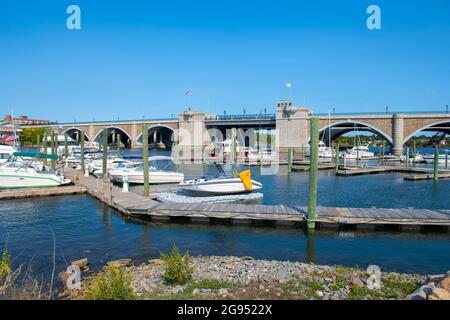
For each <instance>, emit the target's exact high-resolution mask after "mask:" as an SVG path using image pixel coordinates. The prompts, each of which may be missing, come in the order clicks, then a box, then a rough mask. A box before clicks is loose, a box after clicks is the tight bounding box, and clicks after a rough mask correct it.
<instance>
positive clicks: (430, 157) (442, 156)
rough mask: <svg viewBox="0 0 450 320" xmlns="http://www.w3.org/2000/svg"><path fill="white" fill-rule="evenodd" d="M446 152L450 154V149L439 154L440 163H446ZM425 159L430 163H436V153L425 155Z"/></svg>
mask: <svg viewBox="0 0 450 320" xmlns="http://www.w3.org/2000/svg"><path fill="white" fill-rule="evenodd" d="M446 154H450V150H445V151H444V153H441V154H439V164H445V155H446ZM423 159H424V160H425V162H426V163H428V164H434V154H426V155H423Z"/></svg>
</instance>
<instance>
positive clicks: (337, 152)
mask: <svg viewBox="0 0 450 320" xmlns="http://www.w3.org/2000/svg"><path fill="white" fill-rule="evenodd" d="M335 157H336V159H335V164H336V173H337V172H338V171H339V145H337V146H336V150H335Z"/></svg>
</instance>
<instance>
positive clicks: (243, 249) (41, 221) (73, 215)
mask: <svg viewBox="0 0 450 320" xmlns="http://www.w3.org/2000/svg"><path fill="white" fill-rule="evenodd" d="M183 169H185V170H186V172H188V176H189V174H191V175H199V174H202V173H203V172H204V171H206V172H209V173H214V170H213V168H212V166H209V167H204V166H201V165H200V166H193V165H192V166H189V167H184V168H183ZM252 171H253V178H254V179H256V180H259V181H261V182H262V183H263V184H264V191H263V192H264V200H263V202H264V203H266V204H280V203H282V204H286V205H291V206H292V205H306V204H307V192H308V173H292V174H291V175H288V174H287V173H286V167H281V169H280V172H279V173H278V175H276V176H259V170H258V169H257V168H253V169H252ZM449 195H450V180H442V181H439V183H438V184H437V185H435V184H434V183H433V182H432V181H423V182H409V181H408V182H407V181H404V180H403V179H402V175H400V174H382V175H371V176H357V177H335V176H334V175H333V174H332V172H330V171H321V172H320V174H319V190H318V203H319V205H322V206H342V207H372V206H375V207H391V208H402V207H415V208H428V209H447V210H449V209H450V196H449ZM0 221H1V222H0V246H1V247H3V245H7V247H8V249H9V250H10V252H11V254H12V256H13V258H14V261H13V262H14V264H15V266H18V265H19V264H22V263H27V264H30V263H31V265H32V270H33V271H34V273H35V274H38V275H42V276H43V277H44V278H45V279H49V277H50V275H51V269H52V252H53V235H52V232H54V234H55V239H56V259H57V268H56V272H60V271H62V270H63V269H65V268H66V266H67V264H68V263H70V260H73V259H79V258H82V257H88V258H89V260H90V263H91V266H92V268H93V269H94V270H98V269H99V268H100V267H101V266H103V265H104V264H105V263H106V262H107V261H110V260H113V259H118V258H125V257H129V258H132V259H134V260H135V261H136V262H137V263H139V262H143V261H146V260H147V259H149V258H154V257H158V256H159V253H160V251H168V250H170V248H171V246H172V244H173V243H176V244H177V245H178V246H179V247H180V248H181V249H182V250H189V251H190V252H191V254H193V255H200V254H202V255H239V256H244V255H249V256H254V257H257V258H268V259H279V260H297V261H313V262H315V263H317V264H343V265H349V266H355V265H358V266H361V267H365V266H367V265H369V264H377V265H379V266H380V267H381V268H382V269H383V270H392V271H400V272H417V273H441V272H445V271H447V270H448V269H450V235H449V233H401V232H393V233H389V232H367V233H366V232H351V231H346V232H337V231H329V232H326V231H316V233H315V235H313V236H311V235H309V236H308V235H307V234H306V233H305V232H304V231H303V230H302V229H296V228H284V227H277V228H274V227H270V226H259V227H256V226H235V225H233V226H231V225H201V224H191V223H153V222H148V221H139V220H131V219H129V218H124V217H121V216H120V215H118V214H116V213H115V212H114V211H113V210H111V209H110V208H108V207H106V206H104V205H103V204H102V203H100V202H98V201H96V200H94V199H93V198H91V197H89V196H63V197H54V198H34V199H30V200H14V201H1V202H0Z"/></svg>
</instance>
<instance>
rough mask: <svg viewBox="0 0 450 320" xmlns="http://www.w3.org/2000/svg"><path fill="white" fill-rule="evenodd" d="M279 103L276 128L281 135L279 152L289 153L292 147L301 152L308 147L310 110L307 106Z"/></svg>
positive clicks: (282, 153) (281, 153)
mask: <svg viewBox="0 0 450 320" xmlns="http://www.w3.org/2000/svg"><path fill="white" fill-rule="evenodd" d="M282 103H283V101H280V102H278V103H277V108H276V129H277V134H278V136H279V138H278V141H279V153H280V155H287V153H288V150H289V149H290V148H292V149H293V150H294V151H295V152H296V153H299V152H300V151H301V149H302V147H305V148H306V147H308V137H309V110H308V109H307V108H305V107H293V106H282Z"/></svg>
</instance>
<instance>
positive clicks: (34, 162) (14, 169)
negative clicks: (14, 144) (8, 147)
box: [0, 152, 70, 189]
mask: <svg viewBox="0 0 450 320" xmlns="http://www.w3.org/2000/svg"><path fill="white" fill-rule="evenodd" d="M42 159H48V160H56V159H58V156H57V155H52V154H48V155H46V154H39V153H26V152H15V153H14V154H13V155H12V157H10V158H9V160H8V161H7V162H6V163H4V164H3V165H2V166H0V189H12V188H38V187H57V186H60V185H64V184H68V183H70V180H68V179H64V176H63V175H62V174H61V173H60V172H59V171H50V170H48V169H47V168H46V167H45V166H43V165H41V164H40V163H38V160H42Z"/></svg>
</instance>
